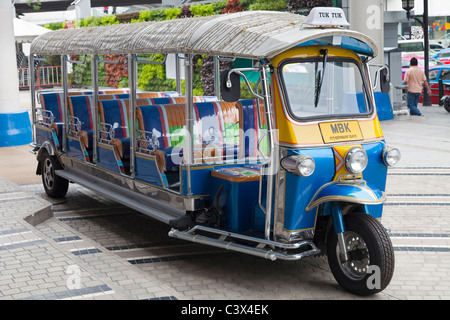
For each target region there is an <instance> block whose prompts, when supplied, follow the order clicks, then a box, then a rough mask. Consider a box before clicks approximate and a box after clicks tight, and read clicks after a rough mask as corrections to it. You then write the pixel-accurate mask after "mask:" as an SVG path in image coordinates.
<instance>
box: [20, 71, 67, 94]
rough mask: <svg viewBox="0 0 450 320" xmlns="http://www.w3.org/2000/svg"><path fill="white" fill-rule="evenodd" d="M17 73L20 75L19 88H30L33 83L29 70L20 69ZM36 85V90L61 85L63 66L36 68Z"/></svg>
mask: <svg viewBox="0 0 450 320" xmlns="http://www.w3.org/2000/svg"><path fill="white" fill-rule="evenodd" d="M17 72H18V74H19V88H23V89H25V88H29V87H30V83H31V79H30V70H29V68H18V69H17ZM35 83H36V88H42V87H47V86H57V85H61V83H62V76H61V66H50V67H38V68H36V82H35Z"/></svg>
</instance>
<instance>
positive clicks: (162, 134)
mask: <svg viewBox="0 0 450 320" xmlns="http://www.w3.org/2000/svg"><path fill="white" fill-rule="evenodd" d="M164 109H165V108H164V106H162V105H142V106H138V107H137V108H136V118H137V121H138V125H139V129H140V130H142V131H147V132H151V134H152V136H154V137H156V138H157V139H158V144H159V148H162V149H164V148H168V147H170V146H171V141H170V132H169V128H168V123H167V117H166V116H165V110H164Z"/></svg>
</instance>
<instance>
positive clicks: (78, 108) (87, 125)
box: [69, 95, 93, 131]
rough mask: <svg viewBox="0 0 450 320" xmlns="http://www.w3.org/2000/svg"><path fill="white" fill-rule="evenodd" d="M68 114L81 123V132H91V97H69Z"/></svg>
mask: <svg viewBox="0 0 450 320" xmlns="http://www.w3.org/2000/svg"><path fill="white" fill-rule="evenodd" d="M69 114H70V115H72V116H74V117H76V118H78V119H79V120H80V121H81V130H84V131H87V130H92V128H93V121H92V114H93V99H92V96H88V95H86V96H70V97H69Z"/></svg>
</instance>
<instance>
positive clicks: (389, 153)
mask: <svg viewBox="0 0 450 320" xmlns="http://www.w3.org/2000/svg"><path fill="white" fill-rule="evenodd" d="M400 158H401V154H400V150H398V149H397V148H391V147H388V146H385V147H384V149H383V162H384V164H385V165H387V166H388V167H392V166H394V165H396V164H397V163H398V162H399V161H400Z"/></svg>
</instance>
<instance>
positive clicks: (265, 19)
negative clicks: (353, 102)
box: [30, 11, 377, 59]
mask: <svg viewBox="0 0 450 320" xmlns="http://www.w3.org/2000/svg"><path fill="white" fill-rule="evenodd" d="M305 22H306V18H305V17H303V16H299V15H297V14H292V13H286V12H273V11H243V12H238V13H231V14H222V15H214V16H208V17H196V18H183V19H174V20H166V21H158V22H139V23H130V24H116V25H108V26H100V27H86V28H76V29H62V30H57V31H53V32H49V33H46V34H43V35H41V36H39V37H38V38H36V39H35V40H34V41H33V43H32V45H31V50H30V52H31V53H32V54H36V55H62V54H127V53H134V54H138V53H148V54H153V53H161V54H166V53H181V54H206V55H215V56H223V57H242V58H251V59H262V58H272V57H274V56H276V55H277V54H279V53H281V52H283V51H285V50H287V49H290V48H292V47H295V46H298V45H302V44H305V43H314V42H315V41H318V42H319V43H329V44H332V43H333V44H336V43H337V44H338V45H339V43H340V45H341V46H343V47H348V48H350V49H352V50H354V51H355V52H357V53H359V54H364V55H368V56H376V55H377V47H376V45H375V43H374V41H373V40H372V39H370V38H369V37H368V36H366V35H364V34H362V33H359V32H355V31H351V30H348V29H342V28H317V27H314V28H313V27H311V26H308V25H307V24H305ZM336 39H338V40H337V42H336Z"/></svg>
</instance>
